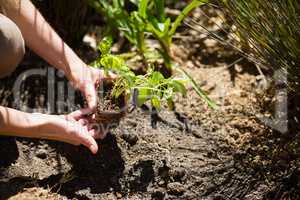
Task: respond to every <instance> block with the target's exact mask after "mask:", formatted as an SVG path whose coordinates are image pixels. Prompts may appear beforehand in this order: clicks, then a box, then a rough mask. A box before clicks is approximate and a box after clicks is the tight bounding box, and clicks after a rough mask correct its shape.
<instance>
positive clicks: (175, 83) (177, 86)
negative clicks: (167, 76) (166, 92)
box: [171, 80, 187, 96]
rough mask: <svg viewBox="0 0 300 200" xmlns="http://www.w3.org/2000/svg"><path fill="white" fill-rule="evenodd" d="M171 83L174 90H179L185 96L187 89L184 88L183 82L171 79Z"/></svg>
mask: <svg viewBox="0 0 300 200" xmlns="http://www.w3.org/2000/svg"><path fill="white" fill-rule="evenodd" d="M171 83H172V86H173V88H174V92H179V93H181V94H182V95H183V96H186V93H187V90H186V88H185V86H184V84H182V83H181V82H180V81H177V80H173V81H172V82H171Z"/></svg>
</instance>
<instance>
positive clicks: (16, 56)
mask: <svg viewBox="0 0 300 200" xmlns="http://www.w3.org/2000/svg"><path fill="white" fill-rule="evenodd" d="M24 54H25V43H24V39H23V36H22V33H21V31H20V29H19V28H18V26H17V25H16V24H15V23H14V22H13V21H11V20H10V19H9V18H7V17H6V16H4V15H2V14H0V78H3V77H5V76H8V75H10V74H11V73H12V72H13V71H15V69H16V68H17V66H18V64H19V63H20V62H21V60H22V58H23V56H24Z"/></svg>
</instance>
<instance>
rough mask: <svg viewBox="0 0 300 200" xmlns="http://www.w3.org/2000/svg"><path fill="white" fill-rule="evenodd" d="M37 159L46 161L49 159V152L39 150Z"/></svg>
mask: <svg viewBox="0 0 300 200" xmlns="http://www.w3.org/2000/svg"><path fill="white" fill-rule="evenodd" d="M36 157H38V158H40V159H46V158H47V151H46V150H45V149H39V150H38V151H37V152H36Z"/></svg>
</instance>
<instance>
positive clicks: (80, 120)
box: [78, 119, 89, 126]
mask: <svg viewBox="0 0 300 200" xmlns="http://www.w3.org/2000/svg"><path fill="white" fill-rule="evenodd" d="M78 122H79V123H80V124H81V125H82V126H85V125H87V124H88V123H89V122H88V120H87V119H79V120H78Z"/></svg>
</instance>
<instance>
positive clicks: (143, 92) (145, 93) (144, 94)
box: [137, 88, 150, 106]
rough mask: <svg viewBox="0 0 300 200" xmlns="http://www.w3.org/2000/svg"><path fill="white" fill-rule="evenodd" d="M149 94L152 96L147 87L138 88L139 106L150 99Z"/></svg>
mask: <svg viewBox="0 0 300 200" xmlns="http://www.w3.org/2000/svg"><path fill="white" fill-rule="evenodd" d="M149 96H150V90H149V89H146V88H140V89H138V98H137V101H138V102H137V103H138V106H141V105H143V104H144V103H145V102H146V101H147V100H148V99H149Z"/></svg>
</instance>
